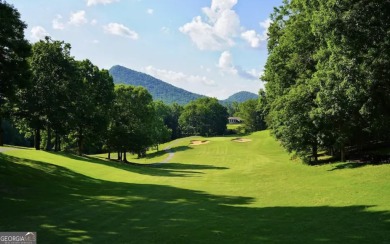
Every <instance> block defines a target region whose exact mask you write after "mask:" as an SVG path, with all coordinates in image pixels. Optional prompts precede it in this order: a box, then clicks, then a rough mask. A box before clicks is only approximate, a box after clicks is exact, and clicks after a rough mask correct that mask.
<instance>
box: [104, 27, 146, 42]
mask: <svg viewBox="0 0 390 244" xmlns="http://www.w3.org/2000/svg"><path fill="white" fill-rule="evenodd" d="M103 29H104V31H105V32H106V33H108V34H112V35H117V36H123V37H127V38H129V39H132V40H137V39H138V38H139V36H138V33H137V32H135V31H133V30H130V29H129V28H128V27H126V26H124V25H122V24H118V23H109V24H108V25H105V26H103Z"/></svg>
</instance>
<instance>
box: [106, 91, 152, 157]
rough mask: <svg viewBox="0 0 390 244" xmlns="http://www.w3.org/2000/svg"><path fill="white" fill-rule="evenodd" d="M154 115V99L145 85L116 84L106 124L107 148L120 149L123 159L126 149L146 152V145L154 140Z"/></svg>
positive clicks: (142, 153)
mask: <svg viewBox="0 0 390 244" xmlns="http://www.w3.org/2000/svg"><path fill="white" fill-rule="evenodd" d="M154 119H155V110H154V106H153V99H152V96H151V95H150V94H149V92H148V91H147V90H146V89H145V88H143V87H134V86H124V85H120V86H117V87H116V88H115V99H114V104H113V108H112V112H111V121H110V125H109V135H108V148H109V151H111V150H117V151H118V152H119V153H118V155H120V154H121V153H123V155H124V156H123V158H122V160H123V161H125V162H127V159H126V153H127V152H131V153H136V154H138V156H139V157H143V156H145V153H146V149H147V147H149V146H152V145H153V144H154V141H153V129H154V128H153V125H155V120H154Z"/></svg>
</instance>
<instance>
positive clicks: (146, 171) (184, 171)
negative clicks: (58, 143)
mask: <svg viewBox="0 0 390 244" xmlns="http://www.w3.org/2000/svg"><path fill="white" fill-rule="evenodd" d="M51 153H52V154H55V155H61V156H63V157H66V158H70V159H74V160H79V161H80V163H92V164H100V165H104V166H108V167H114V168H117V169H121V170H125V171H129V172H132V173H137V174H143V175H150V176H162V177H195V176H198V175H200V174H204V173H205V172H203V171H204V170H225V169H229V168H226V167H217V166H213V165H202V164H183V163H150V164H140V163H132V162H129V163H124V162H120V161H117V160H103V159H99V158H95V157H90V156H78V155H74V154H69V153H63V152H59V153H57V152H51Z"/></svg>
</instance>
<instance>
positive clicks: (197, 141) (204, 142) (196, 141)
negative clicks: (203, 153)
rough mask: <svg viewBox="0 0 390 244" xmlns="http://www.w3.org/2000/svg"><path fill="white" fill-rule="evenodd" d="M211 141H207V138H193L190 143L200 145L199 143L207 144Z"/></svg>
mask: <svg viewBox="0 0 390 244" xmlns="http://www.w3.org/2000/svg"><path fill="white" fill-rule="evenodd" d="M209 142H210V141H207V140H204V141H200V140H192V141H191V142H190V145H193V146H198V145H203V144H207V143H209Z"/></svg>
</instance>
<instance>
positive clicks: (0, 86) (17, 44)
mask: <svg viewBox="0 0 390 244" xmlns="http://www.w3.org/2000/svg"><path fill="white" fill-rule="evenodd" d="M0 13H1V21H0V146H2V145H3V128H2V126H1V124H2V118H3V117H4V115H6V114H9V112H10V111H9V109H6V107H5V103H9V102H11V103H12V102H13V100H14V99H15V95H16V91H17V90H18V89H19V88H21V87H24V86H25V84H26V83H27V82H28V63H27V57H28V56H29V55H30V48H31V47H30V44H29V43H28V41H27V40H26V39H25V38H24V29H25V28H26V24H25V23H24V22H23V21H21V20H20V14H19V12H18V11H17V10H16V9H15V8H14V7H13V6H12V5H9V4H8V3H6V2H5V1H3V0H0Z"/></svg>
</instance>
